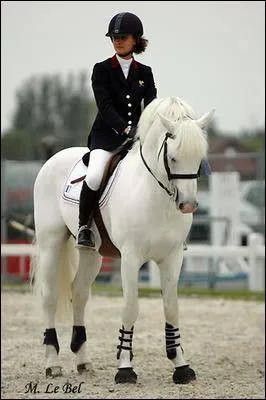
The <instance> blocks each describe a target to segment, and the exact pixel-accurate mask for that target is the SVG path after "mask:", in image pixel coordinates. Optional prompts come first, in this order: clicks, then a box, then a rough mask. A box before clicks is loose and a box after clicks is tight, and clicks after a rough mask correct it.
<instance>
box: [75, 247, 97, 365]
mask: <svg viewBox="0 0 266 400" xmlns="http://www.w3.org/2000/svg"><path fill="white" fill-rule="evenodd" d="M101 261H102V257H101V256H100V255H99V254H98V253H97V252H95V251H93V252H92V251H87V250H86V249H81V250H79V266H78V270H77V273H76V276H75V279H74V281H73V283H72V306H73V332H72V339H71V344H70V348H71V350H72V351H73V353H75V355H76V363H77V370H78V372H79V373H82V372H85V371H89V370H90V369H91V366H90V363H89V357H88V348H87V336H86V328H85V323H84V314H85V307H86V304H87V301H88V298H89V292H90V288H91V285H92V283H93V282H94V280H95V278H96V276H97V275H98V273H99V271H100V268H101Z"/></svg>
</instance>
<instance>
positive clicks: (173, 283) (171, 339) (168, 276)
mask: <svg viewBox="0 0 266 400" xmlns="http://www.w3.org/2000/svg"><path fill="white" fill-rule="evenodd" d="M182 262H183V249H182V248H179V249H178V251H177V252H176V251H175V252H173V253H171V255H170V256H168V258H167V259H165V260H164V261H162V262H160V263H159V264H158V266H159V269H160V279H161V289H162V296H163V303H164V315H165V343H166V354H167V358H168V359H169V360H171V361H172V363H173V364H174V366H175V371H174V374H173V380H174V382H175V383H188V382H190V381H191V380H194V379H196V375H195V372H194V371H193V369H191V368H190V367H189V365H188V363H187V362H186V361H185V359H184V352H183V348H182V347H181V339H180V331H179V309H178V296H177V283H178V279H179V275H180V271H181V266H182Z"/></svg>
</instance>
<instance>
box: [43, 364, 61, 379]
mask: <svg viewBox="0 0 266 400" xmlns="http://www.w3.org/2000/svg"><path fill="white" fill-rule="evenodd" d="M45 375H46V378H55V377H57V376H62V375H63V373H62V368H61V367H49V368H46V370H45Z"/></svg>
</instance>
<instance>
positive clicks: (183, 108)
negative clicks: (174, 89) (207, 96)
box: [137, 97, 195, 142]
mask: <svg viewBox="0 0 266 400" xmlns="http://www.w3.org/2000/svg"><path fill="white" fill-rule="evenodd" d="M158 112H159V113H160V114H161V115H163V116H164V117H166V118H168V119H170V120H172V121H180V120H182V119H185V118H191V119H193V118H195V114H194V111H193V109H192V108H191V107H190V106H189V105H188V104H186V103H185V102H184V101H183V100H181V99H180V98H179V97H166V98H161V99H154V100H153V101H152V102H151V103H150V104H149V105H148V106H147V107H146V108H145V109H144V110H143V112H142V114H141V117H140V120H139V124H138V130H137V136H138V137H139V139H140V141H141V142H143V141H144V140H145V137H146V135H147V133H148V131H149V130H150V128H151V126H152V125H153V124H154V122H155V121H157V120H158V119H159V116H158Z"/></svg>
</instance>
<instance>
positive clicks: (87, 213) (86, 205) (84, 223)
mask: <svg viewBox="0 0 266 400" xmlns="http://www.w3.org/2000/svg"><path fill="white" fill-rule="evenodd" d="M97 193H98V191H97V190H96V191H95V190H92V189H90V188H89V186H88V185H87V184H86V182H85V181H84V182H83V185H82V188H81V192H80V200H79V231H78V234H77V240H76V245H77V247H85V248H90V249H95V237H94V234H93V232H92V230H91V224H92V220H93V213H94V207H95V205H96V202H97Z"/></svg>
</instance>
